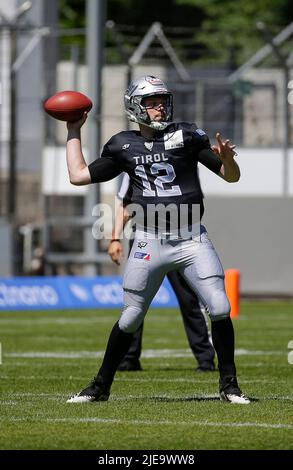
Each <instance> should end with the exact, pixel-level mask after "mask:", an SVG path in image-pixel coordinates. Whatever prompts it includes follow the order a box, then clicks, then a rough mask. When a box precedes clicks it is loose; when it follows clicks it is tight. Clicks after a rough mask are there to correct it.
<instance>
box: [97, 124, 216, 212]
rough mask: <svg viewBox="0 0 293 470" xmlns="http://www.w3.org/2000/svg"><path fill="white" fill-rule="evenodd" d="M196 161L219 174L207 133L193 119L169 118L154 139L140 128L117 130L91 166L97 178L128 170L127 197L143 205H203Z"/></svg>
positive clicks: (103, 178) (102, 178)
mask: <svg viewBox="0 0 293 470" xmlns="http://www.w3.org/2000/svg"><path fill="white" fill-rule="evenodd" d="M106 162H107V163H106ZM198 162H200V163H202V164H203V165H205V166H206V167H207V168H209V169H210V170H211V171H213V172H215V173H217V174H218V173H219V171H220V168H221V165H222V161H221V159H220V158H219V157H218V156H217V155H216V154H215V153H214V152H213V151H212V150H211V146H210V142H209V139H208V137H207V135H206V134H205V132H204V131H203V130H202V129H198V128H197V126H196V125H195V124H191V123H184V122H181V123H171V124H170V125H169V126H168V127H167V128H166V129H164V131H160V132H157V133H156V135H155V137H154V138H152V139H146V138H145V137H143V136H142V135H141V133H140V132H139V131H123V132H120V133H118V134H116V135H114V136H113V137H112V138H111V139H110V140H109V141H108V142H107V143H106V145H105V146H104V149H103V152H102V155H101V158H99V159H97V160H96V161H95V162H93V163H91V164H90V165H89V171H90V175H91V179H92V182H93V183H95V182H101V181H106V180H108V179H110V178H113V177H115V176H117V175H118V174H120V173H121V172H123V171H125V172H127V173H128V175H129V177H130V184H129V191H128V198H129V199H130V200H131V202H132V203H135V204H140V205H141V206H143V207H146V206H147V205H149V204H154V205H157V204H163V205H165V206H166V205H169V204H175V205H176V206H179V205H180V204H188V205H192V204H196V205H200V206H201V208H202V207H203V205H202V199H203V194H202V190H201V186H200V181H199V178H198V171H197V165H198ZM201 215H202V211H201Z"/></svg>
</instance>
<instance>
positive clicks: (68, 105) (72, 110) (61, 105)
mask: <svg viewBox="0 0 293 470" xmlns="http://www.w3.org/2000/svg"><path fill="white" fill-rule="evenodd" d="M92 106H93V103H92V101H91V100H90V99H89V98H88V97H87V96H86V95H84V94H83V93H79V92H78V91H60V92H59V93H56V94H55V95H53V96H51V97H50V98H48V99H47V101H45V103H44V110H45V111H46V113H48V114H49V115H50V116H52V117H53V118H55V119H59V121H78V120H79V119H81V118H82V116H83V113H84V112H85V111H87V112H88V111H90V110H91V108H92Z"/></svg>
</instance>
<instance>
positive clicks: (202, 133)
mask: <svg viewBox="0 0 293 470" xmlns="http://www.w3.org/2000/svg"><path fill="white" fill-rule="evenodd" d="M195 132H196V133H197V134H198V135H206V133H205V131H203V130H202V129H196V131H195Z"/></svg>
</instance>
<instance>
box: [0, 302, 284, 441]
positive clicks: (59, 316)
mask: <svg viewBox="0 0 293 470" xmlns="http://www.w3.org/2000/svg"><path fill="white" fill-rule="evenodd" d="M117 318H118V311H113V310H105V311H102V310H98V311H93V310H83V311H81V310H80V311H65V310H64V311H57V312H56V311H50V312H48V311H47V312H1V313H0V331H1V333H0V342H1V343H2V365H1V366H0V377H1V397H0V404H1V417H0V421H1V431H0V448H1V449H104V450H105V449H107V450H111V449H121V450H122V449H123V450H125V449H140V450H147V449H148V450H152V449H164V450H167V449H169V450H173V449H174V450H175V449H176V450H177V449H182V450H183V449H193V450H199V449H293V406H292V405H293V393H292V390H293V365H290V364H289V363H288V352H289V350H288V343H289V341H290V340H292V339H293V328H292V324H293V303H289V302H288V303H287V302H270V303H263V302H254V303H252V302H244V303H242V307H241V315H240V317H239V318H238V319H237V320H235V321H234V325H235V330H236V348H237V356H236V362H237V367H238V377H239V383H240V386H241V388H242V389H243V391H244V392H245V393H246V394H247V395H248V396H250V397H251V398H252V399H253V401H252V403H251V405H242V406H241V405H231V404H228V403H222V402H220V401H219V398H218V372H209V373H204V374H203V373H202V374H199V373H196V372H195V371H194V369H195V366H196V364H195V360H194V358H193V356H192V354H191V353H190V350H189V349H188V345H187V340H186V336H185V333H184V330H183V324H182V320H181V316H180V314H179V312H178V311H177V310H175V309H174V310H151V311H150V312H149V313H148V315H147V320H146V323H145V333H144V344H143V351H144V354H143V357H142V366H143V371H141V372H124V373H123V372H119V373H117V375H116V379H115V382H114V384H113V387H112V394H111V396H110V399H109V401H108V402H101V403H99V402H97V403H89V404H78V405H77V404H67V403H66V399H67V398H68V397H69V396H70V395H72V394H74V393H76V392H78V391H79V390H80V389H81V388H83V387H84V386H85V385H86V384H87V383H88V382H89V380H90V379H91V378H92V377H93V375H95V373H96V371H97V369H98V367H99V365H100V362H101V357H102V353H103V351H104V348H105V344H106V341H107V338H108V334H109V332H110V329H111V328H112V325H113V324H114V322H115V321H116V319H117Z"/></svg>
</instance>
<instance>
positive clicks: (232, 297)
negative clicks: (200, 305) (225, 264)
mask: <svg viewBox="0 0 293 470" xmlns="http://www.w3.org/2000/svg"><path fill="white" fill-rule="evenodd" d="M225 288H226V293H227V297H228V299H229V301H230V304H231V314H230V316H231V318H237V317H238V315H239V313H240V271H238V269H227V270H226V271H225Z"/></svg>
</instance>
